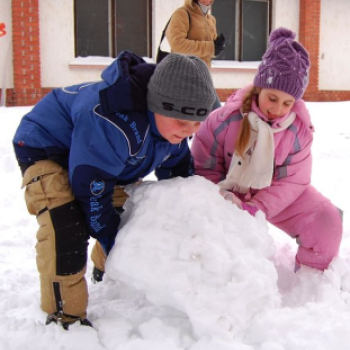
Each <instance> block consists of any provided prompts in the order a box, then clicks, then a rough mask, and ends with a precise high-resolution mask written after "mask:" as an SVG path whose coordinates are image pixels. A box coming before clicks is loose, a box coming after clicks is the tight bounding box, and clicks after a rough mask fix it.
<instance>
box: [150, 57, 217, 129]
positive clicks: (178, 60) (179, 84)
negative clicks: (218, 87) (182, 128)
mask: <svg viewBox="0 0 350 350" xmlns="http://www.w3.org/2000/svg"><path fill="white" fill-rule="evenodd" d="M147 88H148V92H147V105H148V108H149V109H150V110H151V111H152V112H155V113H159V114H161V115H164V116H167V117H171V118H175V119H183V120H189V121H199V122H202V121H204V120H205V119H206V118H207V116H208V115H209V113H210V112H211V110H212V107H213V104H214V102H215V98H216V93H215V88H214V85H213V81H212V78H211V75H210V72H209V69H208V67H207V65H206V64H205V63H204V61H202V60H201V59H200V58H198V57H197V56H192V55H182V54H179V53H170V54H169V55H168V56H166V57H165V58H164V59H163V60H162V61H161V62H160V63H159V64H158V65H157V67H156V69H155V71H154V73H153V75H152V77H151V79H150V82H149V83H148V86H147Z"/></svg>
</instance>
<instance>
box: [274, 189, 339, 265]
mask: <svg viewBox="0 0 350 350" xmlns="http://www.w3.org/2000/svg"><path fill="white" fill-rule="evenodd" d="M269 222H270V223H271V224H273V225H275V226H276V227H278V228H279V229H281V230H283V231H285V232H286V233H287V234H288V235H289V236H291V237H292V238H295V239H296V241H297V244H298V245H299V248H298V251H297V255H296V264H297V265H298V264H303V265H307V266H311V267H314V268H316V269H319V270H324V269H326V268H327V267H328V265H329V264H330V262H331V261H332V259H333V258H334V257H335V256H336V255H337V254H338V251H339V246H340V242H341V238H342V231H343V228H342V218H341V214H340V211H339V209H338V208H336V207H335V206H334V205H333V204H332V203H331V201H330V200H329V199H327V198H326V197H324V196H323V195H322V194H321V193H319V192H318V191H317V190H316V189H315V188H314V187H313V186H311V185H310V186H308V187H307V189H306V190H305V191H304V192H303V193H302V195H301V196H300V197H299V198H298V199H297V200H296V201H295V202H294V203H292V204H291V205H290V206H289V207H287V208H286V209H285V210H284V211H282V212H281V213H279V214H278V215H277V216H275V217H273V218H272V219H270V220H269Z"/></svg>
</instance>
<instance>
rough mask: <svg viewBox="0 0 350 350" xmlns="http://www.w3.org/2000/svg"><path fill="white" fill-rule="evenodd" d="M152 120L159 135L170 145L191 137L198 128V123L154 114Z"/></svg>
mask: <svg viewBox="0 0 350 350" xmlns="http://www.w3.org/2000/svg"><path fill="white" fill-rule="evenodd" d="M154 119H155V121H156V125H157V129H158V131H159V133H160V134H161V135H162V136H163V137H164V138H165V139H166V140H167V141H169V142H170V143H172V144H178V143H180V142H181V141H182V140H183V139H185V138H187V137H189V136H192V135H193V134H195V133H196V132H197V131H198V129H199V126H200V122H193V121H189V120H182V119H175V118H170V117H166V116H165V115H162V114H158V113H154Z"/></svg>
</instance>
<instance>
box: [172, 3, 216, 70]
mask: <svg viewBox="0 0 350 350" xmlns="http://www.w3.org/2000/svg"><path fill="white" fill-rule="evenodd" d="M188 14H189V15H190V17H191V20H190V21H191V23H190V24H189V18H188ZM166 37H167V39H168V41H169V44H170V47H171V51H172V52H178V53H183V54H191V55H195V56H198V57H199V58H201V59H202V60H203V61H204V62H205V63H206V64H207V65H208V67H210V65H211V64H210V63H211V59H212V58H213V57H214V51H215V47H214V40H215V39H216V37H217V33H216V19H215V17H214V16H212V15H210V14H206V15H204V14H203V12H202V11H201V9H200V7H199V6H198V5H197V4H196V3H195V2H194V1H193V0H185V4H184V5H183V6H182V7H179V8H178V9H177V10H176V11H175V12H174V13H173V15H172V17H171V21H170V23H169V26H168V29H167V31H166Z"/></svg>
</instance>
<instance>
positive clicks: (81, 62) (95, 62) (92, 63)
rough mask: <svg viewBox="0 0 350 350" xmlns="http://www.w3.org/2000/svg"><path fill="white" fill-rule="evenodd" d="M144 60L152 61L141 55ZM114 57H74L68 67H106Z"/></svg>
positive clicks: (97, 68) (98, 68)
mask: <svg viewBox="0 0 350 350" xmlns="http://www.w3.org/2000/svg"><path fill="white" fill-rule="evenodd" d="M143 59H144V60H145V61H146V62H149V63H154V61H153V60H152V59H150V58H148V57H143ZM114 60H115V58H113V57H102V56H89V57H76V58H74V59H73V60H72V61H70V62H69V68H72V69H91V70H93V69H96V70H101V69H104V68H106V67H108V66H109V65H110V64H111V63H112V62H113V61H114Z"/></svg>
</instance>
